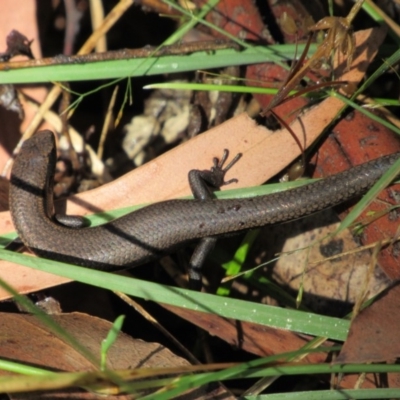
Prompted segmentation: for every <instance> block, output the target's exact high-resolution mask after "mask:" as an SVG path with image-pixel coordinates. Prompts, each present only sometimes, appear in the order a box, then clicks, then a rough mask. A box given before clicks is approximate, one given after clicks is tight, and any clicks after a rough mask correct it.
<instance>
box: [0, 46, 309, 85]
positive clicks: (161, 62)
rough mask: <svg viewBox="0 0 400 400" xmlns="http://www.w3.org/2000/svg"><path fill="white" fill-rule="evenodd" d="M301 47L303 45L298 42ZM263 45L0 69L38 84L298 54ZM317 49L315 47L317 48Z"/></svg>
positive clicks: (4, 79)
mask: <svg viewBox="0 0 400 400" xmlns="http://www.w3.org/2000/svg"><path fill="white" fill-rule="evenodd" d="M298 47H299V48H301V47H302V46H301V45H299V46H298ZM263 49H264V47H262V46H256V47H253V48H249V49H245V50H243V51H240V52H238V51H236V50H233V49H221V50H216V51H215V52H214V53H213V54H210V53H208V52H203V51H202V52H195V53H192V54H188V55H183V56H163V57H149V58H135V59H128V60H110V61H98V62H93V63H86V64H65V65H49V66H38V67H30V68H21V69H12V70H9V71H0V84H4V83H14V84H17V83H37V82H52V81H79V80H94V79H114V78H125V77H129V76H131V77H135V76H143V75H159V74H166V73H179V72H185V71H196V70H198V69H210V68H219V67H225V66H227V65H245V64H256V63H264V62H267V61H270V60H271V59H272V58H271V57H270V56H269V55H271V54H273V55H274V57H275V58H278V57H279V58H280V59H291V58H293V57H294V54H295V46H294V45H276V46H270V51H269V52H268V53H267V54H264V53H263V52H262V50H263ZM314 49H315V47H314Z"/></svg>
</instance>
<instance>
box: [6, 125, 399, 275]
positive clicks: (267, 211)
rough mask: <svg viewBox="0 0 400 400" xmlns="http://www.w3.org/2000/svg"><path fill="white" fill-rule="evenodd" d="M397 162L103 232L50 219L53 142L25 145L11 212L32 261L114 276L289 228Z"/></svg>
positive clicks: (124, 222)
mask: <svg viewBox="0 0 400 400" xmlns="http://www.w3.org/2000/svg"><path fill="white" fill-rule="evenodd" d="M399 157H400V153H395V154H392V155H389V156H384V157H381V158H378V159H376V160H373V161H370V162H368V163H365V164H362V165H359V166H356V167H354V168H351V169H349V170H347V171H344V172H341V173H339V174H337V175H333V176H330V177H328V178H326V179H323V180H321V181H318V182H315V183H312V184H309V185H306V186H302V187H300V188H296V189H292V190H288V191H285V192H281V193H275V194H270V195H266V196H258V197H252V198H245V199H237V200H235V199H229V200H216V199H210V200H170V201H164V202H161V203H156V204H153V205H150V206H148V207H145V208H142V209H140V210H138V211H135V212H132V213H130V214H128V215H125V216H124V217H121V218H119V219H117V220H114V221H112V222H108V223H106V224H104V225H102V226H98V227H92V228H90V227H89V228H82V229H73V228H70V227H68V226H65V225H63V224H61V223H59V222H57V221H56V219H55V218H54V212H53V191H52V188H53V175H54V170H55V163H56V148H55V139H54V135H53V134H52V132H50V131H42V132H39V133H38V134H36V135H35V136H33V137H32V138H31V139H29V140H27V141H26V142H25V143H24V144H23V146H22V149H21V151H20V153H19V155H18V156H17V158H16V160H15V162H14V166H13V169H12V175H11V186H10V207H11V215H12V219H13V222H14V225H15V228H16V230H17V232H18V235H19V236H20V238H21V240H22V242H23V243H24V244H25V245H26V246H27V247H28V248H30V249H31V250H32V251H33V252H34V253H36V254H37V255H40V256H43V257H46V258H50V259H55V260H59V261H64V262H69V263H73V264H77V265H81V266H86V267H91V268H96V269H102V270H108V271H113V270H118V269H122V268H125V267H130V266H135V265H138V264H141V263H143V262H145V261H147V260H148V259H151V258H156V257H160V256H162V255H165V254H168V253H171V252H173V251H174V250H175V249H176V248H177V247H179V246H182V245H183V244H184V243H187V242H191V241H194V240H196V239H201V238H207V237H208V238H210V237H217V236H220V235H224V234H227V233H231V232H236V231H242V230H245V229H251V228H255V227H260V226H264V225H269V224H276V223H279V222H286V221H291V220H294V219H298V218H300V217H303V216H306V215H310V214H312V213H315V212H317V211H321V210H323V209H326V208H328V207H332V206H335V205H337V204H339V203H341V202H344V201H346V200H349V199H351V198H353V197H355V196H359V195H361V194H363V193H364V192H365V191H366V190H368V189H369V188H370V187H371V186H372V185H373V184H374V183H375V182H376V181H377V180H378V179H379V178H380V177H381V175H382V174H383V173H384V172H385V171H386V170H387V169H388V168H389V167H390V166H391V165H392V164H393V163H394V162H395V161H396V160H397V159H398V158H399Z"/></svg>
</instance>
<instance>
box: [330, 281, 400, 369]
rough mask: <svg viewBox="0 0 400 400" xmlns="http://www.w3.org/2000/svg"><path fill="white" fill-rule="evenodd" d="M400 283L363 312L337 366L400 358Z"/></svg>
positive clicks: (345, 344)
mask: <svg viewBox="0 0 400 400" xmlns="http://www.w3.org/2000/svg"><path fill="white" fill-rule="evenodd" d="M399 331H400V283H397V284H396V285H395V286H393V287H391V288H390V289H388V290H387V291H385V292H384V294H382V295H381V296H380V298H379V299H378V300H377V301H375V302H374V303H373V304H372V305H371V306H370V307H368V308H366V309H365V310H363V311H361V312H360V314H358V315H357V316H356V318H355V319H354V321H353V322H352V324H351V327H350V332H349V335H348V337H347V340H346V342H345V343H344V345H343V348H342V350H341V352H340V354H339V356H338V357H337V359H336V360H335V364H350V363H355V364H359V363H360V364H361V363H371V362H383V361H393V360H394V359H396V358H399V357H400V342H399Z"/></svg>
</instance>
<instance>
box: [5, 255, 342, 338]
mask: <svg viewBox="0 0 400 400" xmlns="http://www.w3.org/2000/svg"><path fill="white" fill-rule="evenodd" d="M0 258H1V259H3V260H7V261H10V262H14V263H17V264H21V265H25V266H27V267H30V268H35V269H38V270H41V271H46V272H50V273H53V274H57V275H60V276H64V277H66V278H69V279H74V280H77V281H79V282H83V283H87V284H90V285H95V286H98V287H102V288H104V289H109V290H117V291H120V292H123V293H126V294H129V295H131V296H136V297H140V298H143V299H145V300H152V301H155V302H158V303H165V304H170V305H175V306H178V307H183V308H188V309H192V310H195V311H202V312H208V313H210V312H211V313H214V314H217V315H220V316H222V317H226V318H233V319H236V320H243V321H249V322H254V323H258V324H264V325H267V326H272V327H275V328H279V329H286V330H293V331H296V332H301V333H305V334H310V335H314V336H324V337H329V338H332V339H335V340H345V338H346V336H347V332H348V329H349V321H344V320H341V319H339V318H331V317H325V316H321V315H317V314H312V313H305V312H302V311H297V310H288V309H282V308H278V307H272V306H267V305H264V304H256V303H251V302H247V301H243V300H236V299H227V298H222V297H219V296H215V295H211V294H206V293H200V292H193V291H190V290H185V289H180V288H176V287H170V286H166V285H160V284H156V283H152V282H144V281H141V280H139V279H133V278H127V277H124V276H119V275H116V274H110V273H107V272H102V271H96V270H90V269H87V268H82V267H77V266H74V265H69V264H65V263H61V262H56V261H50V260H46V259H40V258H36V257H30V256H27V255H23V254H17V253H14V252H11V251H7V250H0Z"/></svg>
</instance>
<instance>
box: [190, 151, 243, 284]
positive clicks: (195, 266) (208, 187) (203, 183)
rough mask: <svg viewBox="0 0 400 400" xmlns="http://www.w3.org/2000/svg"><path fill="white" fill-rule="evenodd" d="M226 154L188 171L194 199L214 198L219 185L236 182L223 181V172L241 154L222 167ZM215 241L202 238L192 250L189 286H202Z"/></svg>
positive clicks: (211, 238) (232, 180)
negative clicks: (205, 167) (208, 165)
mask: <svg viewBox="0 0 400 400" xmlns="http://www.w3.org/2000/svg"><path fill="white" fill-rule="evenodd" d="M228 155H229V152H228V150H226V149H225V150H224V153H223V155H222V158H221V160H218V159H217V158H214V160H213V163H214V164H213V166H212V167H211V169H210V170H206V171H199V170H191V171H190V172H189V176H188V178H189V184H190V188H191V190H192V193H193V196H194V198H195V199H197V200H201V201H207V200H211V199H213V198H214V194H213V192H214V191H215V190H219V189H220V188H221V186H224V185H229V184H230V183H233V182H237V179H230V180H229V181H225V174H226V173H227V172H228V171H229V169H230V168H232V166H233V165H234V164H236V162H237V161H238V160H239V158H240V157H241V156H242V154H241V153H239V154H237V155H236V156H235V157H234V158H233V160H232V161H231V162H230V163H229V164H228V165H227V166H226V167H224V164H225V162H226V160H227V158H228ZM216 241H217V238H216V237H206V238H203V239H201V241H200V243H199V244H198V245H197V246H196V248H195V250H194V252H193V255H192V257H191V259H190V262H189V287H190V288H191V289H193V290H200V289H201V287H202V282H201V278H202V273H201V268H202V266H203V264H204V261H205V259H206V257H207V255H208V254H209V252H210V251H211V250H212V249H213V247H214V245H215V243H216Z"/></svg>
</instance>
